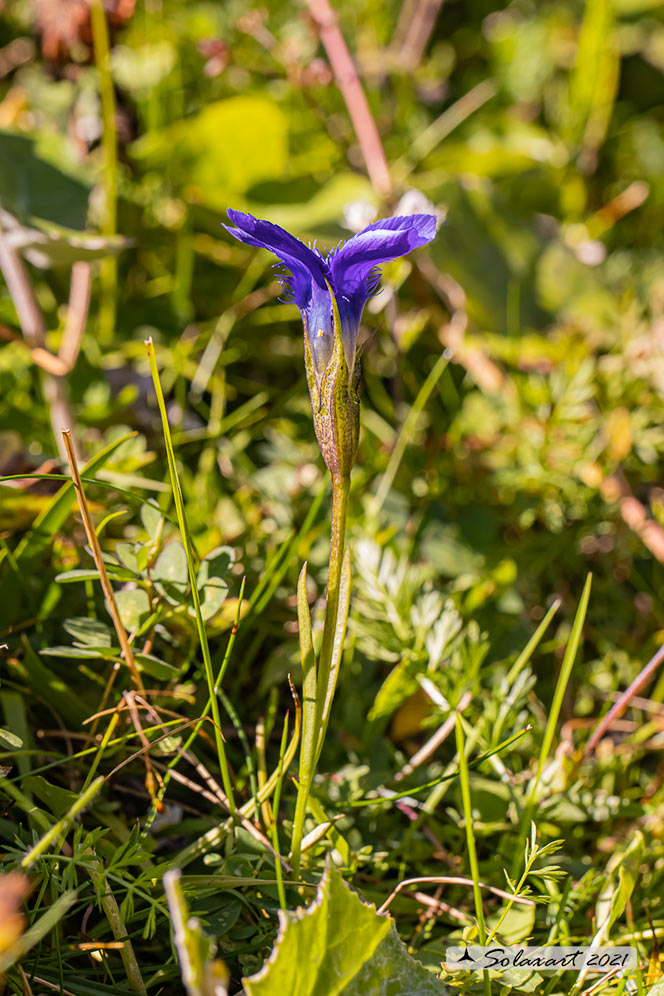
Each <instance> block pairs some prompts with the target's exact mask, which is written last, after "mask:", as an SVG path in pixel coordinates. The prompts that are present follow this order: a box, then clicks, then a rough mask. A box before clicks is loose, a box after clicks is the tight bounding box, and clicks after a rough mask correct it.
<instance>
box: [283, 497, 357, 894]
mask: <svg viewBox="0 0 664 996" xmlns="http://www.w3.org/2000/svg"><path fill="white" fill-rule="evenodd" d="M349 490H350V478H349V477H333V478H332V528H331V535H330V560H329V567H328V575H327V603H326V606H325V621H324V623H323V639H322V642H321V648H320V655H319V658H318V666H317V667H316V663H315V660H314V655H313V650H310V651H309V652H308V653H307V651H306V649H305V648H306V644H307V642H308V640H307V638H305V639H304V640H303V639H302V632H301V649H302V670H303V697H304V709H303V716H302V746H301V748H300V776H299V784H298V792H297V803H296V806H295V821H294V824H293V838H292V844H291V864H292V866H293V875H294V877H297V876H298V875H299V873H300V849H301V846H302V836H303V832H304V820H305V816H306V813H307V801H308V799H309V792H310V790H311V785H312V782H313V779H314V774H315V772H316V766H317V764H318V760H319V758H320V755H321V751H322V749H323V743H324V741H325V734H326V732H327V724H328V722H329V718H330V710H331V707H332V698H333V695H334V689H333V688H332V689H330V690H329V692H328V686H329V683H330V676H331V671H332V652H333V649H334V634H335V631H336V629H337V616H338V614H339V589H340V585H341V574H342V564H343V558H344V549H345V538H346V513H347V510H348V493H349ZM301 577H304V572H303V575H302V576H301ZM298 594H300V593H299V592H298ZM307 612H308V610H307ZM300 628H301V630H302V615H300ZM308 639H309V640H310V636H309V637H308ZM312 700H313V701H312Z"/></svg>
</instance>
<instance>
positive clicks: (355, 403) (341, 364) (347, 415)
mask: <svg viewBox="0 0 664 996" xmlns="http://www.w3.org/2000/svg"><path fill="white" fill-rule="evenodd" d="M328 288H329V291H330V301H331V305H332V315H333V319H334V327H333V343H332V355H331V357H330V359H329V361H328V364H327V366H326V368H325V370H324V371H323V372H322V374H321V373H319V372H318V371H317V369H316V365H315V363H314V357H313V352H312V349H311V343H310V341H309V334H308V331H307V328H306V325H305V330H304V357H305V366H306V371H307V381H308V383H309V393H310V395H311V408H312V411H313V419H314V430H315V432H316V439H317V440H318V445H319V446H320V451H321V453H322V454H323V460H324V461H325V463H326V464H327V467H328V470H329V471H330V473H331V474H332V477H333V478H341V477H349V476H350V472H351V470H352V468H353V465H354V463H355V457H356V455H357V444H358V440H359V435H360V397H359V394H358V391H357V384H358V378H359V367H358V365H357V364H355V366H354V368H353V370H352V371H349V369H348V363H347V362H346V357H345V353H344V347H343V338H342V332H341V319H340V317H339V308H338V307H337V302H336V299H335V297H334V294H333V293H332V288H331V287H330V285H329V283H328Z"/></svg>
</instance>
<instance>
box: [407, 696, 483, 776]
mask: <svg viewBox="0 0 664 996" xmlns="http://www.w3.org/2000/svg"><path fill="white" fill-rule="evenodd" d="M471 700H472V695H471V694H470V692H465V694H464V695H463V696H462V698H461V701H460V702H459V705H458V706H457V710H458V711H459V712H463V711H464V710H465V709H467V708H468V706H469V705H470V702H471ZM455 723H456V717H455V716H454V713H452V715H451V716H448V718H447V719H446V720H445V722H444V723H443V724H442V725H441V726H439V727H438V729H437V730H436V732H435V733H434V735H433V736H432V737H430V738H429V739H428V740H427V742H426V743H425V744H424V746H422V747H420V749H419V750H418V751H417V752H416V753H415V754H413V756H412V757H411V759H410V761H408V763H407V764H404V766H403V768H401V770H400V771H397V773H396V775H395V776H394V778H393V781H395V782H401V781H403V779H404V778H407V777H408V775H412V773H413V771H415V768H417V767H419V765H420V764H422V763H423V762H424V761H426V760H427V759H428V758H430V757H431V755H432V754H433V753H434V752H435V751H436V750H438V748H439V747H440V745H441V744H442V743H443V742H444V741H445V740H447V738H448V737H449V735H450V733H452V732H453V730H454V724H455Z"/></svg>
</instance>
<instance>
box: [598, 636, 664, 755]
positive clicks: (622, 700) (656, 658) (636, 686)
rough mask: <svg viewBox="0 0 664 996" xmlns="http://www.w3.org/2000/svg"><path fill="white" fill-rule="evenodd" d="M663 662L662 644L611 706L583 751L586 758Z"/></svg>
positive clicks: (663, 645)
mask: <svg viewBox="0 0 664 996" xmlns="http://www.w3.org/2000/svg"><path fill="white" fill-rule="evenodd" d="M663 660H664V644H662V646H661V647H660V648H659V650H658V651H657V653H656V654H654V655H653V656H652V657H651V658H650V660H649V661H648V663H647V664H646V666H645V667H644V668H642V669H641V671H640V672H639V673H638V674H637V676H636V678H635V679H634V681H633V682H632V684H631V685H630V686H629V688H626V689H625V691H624V692H623V693H622V695H621V696H620V697H619V699H618V701H617V702H615V703H614V705H612V706H611V708H610V709H609V711H608V712H607V714H606V716H604V718H603V719H602V720H600V722H599V723H598V724H597V728H596V729H595V732H594V733H593V735H592V736H591V738H590V740H589V741H588V743H587V744H586V746H585V749H584V751H583V753H584V755H585V756H586V757H587V756H588V755H589V754H591V753H592V752H593V751H594V749H595V747H596V746H597V744H598V743H599V741H600V740H601V739H602V737H603V736H604V734H605V733H606V731H607V730H608V729H609V727H610V726H612V725H613V723H615V721H616V720H617V719H618V718H619V717H620V716H622V714H623V713H624V712H625V710H626V709H627V707H628V705H629V704H630V702H631V700H632V699H633V698H634V696H635V695H638V693H639V692H640V691H641V690H642V689H643V688H645V686H646V685H647V684H648V682H649V681H651V680H652V678H653V677H654V675H655V673H656V671H657V669H658V667H659V665H660V664H661V663H662V661H663Z"/></svg>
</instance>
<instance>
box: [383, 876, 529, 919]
mask: <svg viewBox="0 0 664 996" xmlns="http://www.w3.org/2000/svg"><path fill="white" fill-rule="evenodd" d="M426 883H429V884H431V885H469V886H471V887H472V885H473V880H472V878H458V877H455V876H453V875H430V876H429V875H427V876H423V877H422V878H406V879H404V880H403V882H399V884H398V885H397V887H396V889H394V890H393V891H392V892H391V893H390V895H389V896H388V897H387V899H386V900H385V902H384V903H383V905H382V906H381V907H380V909H379V910H378V911H377V912H378V914H379V915H380V914H382V913H385V911H386V910H387V908H388V906H390V904H391V903H392V901H393V899H395V898H396V897H397V896H398V895H399V893H400V892H401V890H402V889H405V888H406V887H407V886H409V885H424V884H426ZM477 884H478V885H479V887H480V889H488V891H489V892H492V893H493V894H494V896H500V897H501V899H511V900H512V902H514V903H521V905H522V906H534V905H535V903H534V902H533V901H532V899H525V898H523V897H522V896H515V895H514V894H513V893H511V892H505V890H504V889H496V888H495V886H493V885H486V883H484V882H478V883H477Z"/></svg>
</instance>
